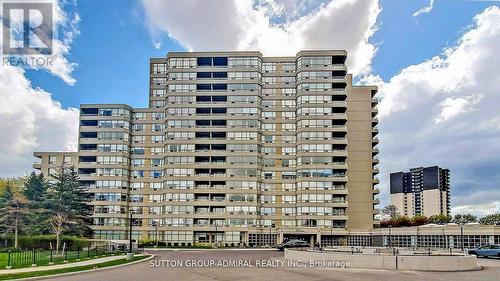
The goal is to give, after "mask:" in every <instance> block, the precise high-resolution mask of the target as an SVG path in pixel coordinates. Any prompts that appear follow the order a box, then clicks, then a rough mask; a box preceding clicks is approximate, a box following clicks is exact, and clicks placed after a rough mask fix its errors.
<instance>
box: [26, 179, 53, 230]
mask: <svg viewBox="0 0 500 281" xmlns="http://www.w3.org/2000/svg"><path fill="white" fill-rule="evenodd" d="M23 194H24V196H25V197H26V199H27V200H28V207H29V208H30V209H31V213H32V215H31V216H29V217H28V218H27V227H26V228H25V230H26V233H27V234H29V235H37V234H47V233H49V232H50V227H48V223H47V221H48V219H49V217H50V212H49V211H48V208H47V206H46V203H47V202H46V201H47V181H46V180H45V177H44V176H43V174H41V173H40V174H36V173H35V172H32V173H31V174H30V175H29V176H28V178H27V179H26V182H25V183H24V189H23Z"/></svg>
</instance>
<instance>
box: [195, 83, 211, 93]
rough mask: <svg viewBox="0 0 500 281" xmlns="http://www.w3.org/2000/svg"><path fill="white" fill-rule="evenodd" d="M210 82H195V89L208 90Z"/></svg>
mask: <svg viewBox="0 0 500 281" xmlns="http://www.w3.org/2000/svg"><path fill="white" fill-rule="evenodd" d="M210 86H211V85H210V84H196V90H199V91H206V90H210Z"/></svg>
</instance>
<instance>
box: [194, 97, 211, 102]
mask: <svg viewBox="0 0 500 281" xmlns="http://www.w3.org/2000/svg"><path fill="white" fill-rule="evenodd" d="M210 98H211V97H210V96H197V97H196V101H197V102H203V101H205V102H209V101H210Z"/></svg>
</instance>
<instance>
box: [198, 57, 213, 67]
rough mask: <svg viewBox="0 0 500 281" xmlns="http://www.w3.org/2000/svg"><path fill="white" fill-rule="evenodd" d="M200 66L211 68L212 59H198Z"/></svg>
mask: <svg viewBox="0 0 500 281" xmlns="http://www.w3.org/2000/svg"><path fill="white" fill-rule="evenodd" d="M197 62H198V66H211V65H212V58H210V57H208V58H198V59H197Z"/></svg>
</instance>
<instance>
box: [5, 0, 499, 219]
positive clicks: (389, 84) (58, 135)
mask: <svg viewBox="0 0 500 281" xmlns="http://www.w3.org/2000/svg"><path fill="white" fill-rule="evenodd" d="M54 1H57V0H54ZM56 3H59V2H56ZM63 3H64V4H63ZM431 3H432V5H431ZM58 5H59V6H61V7H62V11H64V13H62V15H60V16H59V17H58V21H57V26H58V27H59V28H60V30H59V37H61V40H60V42H59V45H61V46H63V48H60V49H58V51H57V53H56V55H57V56H58V58H60V59H61V60H59V61H58V63H59V64H58V65H57V67H55V68H49V67H47V68H46V69H40V70H33V69H27V70H23V69H20V68H17V67H11V66H5V65H0V97H1V99H0V141H1V142H2V143H11V144H12V145H8V146H3V147H1V148H0V158H2V159H4V160H6V161H0V176H13V175H19V174H22V173H25V172H28V171H29V170H30V169H31V163H32V161H33V157H32V152H33V151H44V150H49V151H53V150H74V149H75V147H76V136H77V129H78V126H77V122H78V112H77V110H75V109H72V108H78V107H79V104H81V103H126V104H129V105H132V106H134V107H145V106H147V98H148V63H149V58H151V57H162V56H165V55H166V53H167V52H169V51H185V50H194V51H206V50H236V49H237V50H260V51H261V52H263V53H264V55H294V54H295V53H296V52H297V51H298V50H300V49H311V48H330V49H332V48H333V49H346V50H348V52H349V59H348V62H347V63H348V66H349V68H350V72H351V73H353V75H354V76H355V81H358V82H359V83H370V84H376V85H377V86H379V97H380V98H381V100H382V101H381V103H380V105H379V112H380V114H379V115H380V120H381V122H380V125H379V127H380V135H379V138H380V140H381V141H380V145H379V147H380V150H381V153H380V159H381V161H380V170H381V173H380V178H381V184H380V188H381V190H382V192H381V195H380V198H381V201H382V204H387V203H388V175H389V173H390V172H393V171H398V170H406V169H408V168H411V167H416V166H426V165H435V164H438V165H441V166H444V167H448V168H450V169H451V171H452V185H453V188H452V193H453V199H452V205H453V207H454V212H474V213H477V214H485V213H490V212H492V211H495V210H499V209H500V188H499V187H500V186H499V182H500V171H499V170H498V169H499V168H498V167H500V159H499V157H498V155H500V114H499V113H498V108H499V106H500V97H499V95H498V85H499V84H500V77H499V75H498V65H500V58H499V56H497V55H496V53H497V50H498V46H500V8H498V6H499V5H500V3H499V1H472V0H471V1H464V0H435V1H431V0H412V1H401V0H304V1H293V0H277V1H271V0H239V1H226V0H213V1H205V0H186V1H161V0H142V1H125V0H116V1H113V2H112V4H110V2H108V1H81V2H72V1H64V2H60V3H59V4H58ZM422 9H423V10H422ZM419 10H422V11H423V12H420V13H419V12H418V11H419ZM187 15H189V16H187ZM209 15H219V16H209ZM69 23H73V24H69ZM71 34H77V35H76V36H74V37H73V36H70V35H71ZM63 39H64V40H63ZM445 50H446V51H445ZM72 63H73V64H76V66H75V67H74V69H73V65H72ZM24 71H25V72H24ZM29 83H31V84H29ZM19 140H21V141H19ZM2 163H3V164H2Z"/></svg>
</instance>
